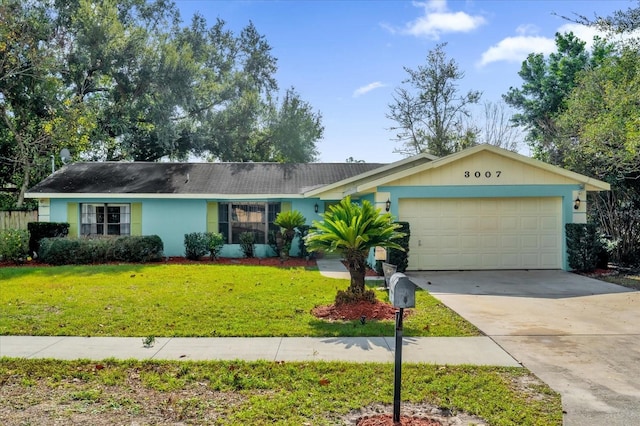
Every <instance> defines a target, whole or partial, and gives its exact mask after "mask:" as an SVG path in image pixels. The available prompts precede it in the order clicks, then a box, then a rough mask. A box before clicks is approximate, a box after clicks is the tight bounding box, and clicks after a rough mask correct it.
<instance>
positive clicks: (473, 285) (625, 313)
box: [407, 271, 640, 426]
mask: <svg viewBox="0 0 640 426" xmlns="http://www.w3.org/2000/svg"><path fill="white" fill-rule="evenodd" d="M407 274H408V275H409V277H410V278H411V279H412V280H413V281H414V282H415V283H416V284H417V285H419V286H420V287H422V288H424V289H425V290H427V291H429V292H430V293H431V294H432V295H433V296H435V297H436V298H437V299H439V300H440V301H442V302H443V303H444V304H445V305H447V306H448V307H450V308H451V309H453V310H454V311H456V312H457V313H458V314H460V315H461V316H462V317H464V318H465V319H467V320H468V321H470V322H471V323H473V324H474V325H476V326H477V327H478V328H479V329H480V330H481V331H482V332H483V333H485V334H486V335H488V336H490V337H491V338H492V339H493V340H494V341H495V342H496V343H498V344H499V345H500V346H502V348H503V349H505V350H506V351H507V352H508V353H509V354H510V355H511V356H512V357H514V358H515V359H516V360H518V361H519V362H520V363H522V364H523V365H524V366H525V367H526V368H528V369H529V370H531V371H532V372H533V373H534V374H536V375H537V376H538V377H540V378H541V379H542V380H544V381H545V382H546V383H547V384H549V385H550V386H551V387H552V388H553V389H555V390H556V391H558V392H559V393H560V394H561V395H562V404H563V410H564V411H565V415H564V424H565V425H568V426H578V425H580V426H583V425H614V426H617V425H620V426H622V425H624V426H627V425H640V292H637V291H633V290H630V289H627V288H625V287H621V286H617V285H614V284H608V283H605V282H602V281H599V280H595V279H591V278H586V277H583V276H580V275H577V274H572V273H568V272H564V271H465V272H462V271H461V272H441V271H438V272H408V273H407Z"/></svg>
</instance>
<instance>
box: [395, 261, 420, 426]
mask: <svg viewBox="0 0 640 426" xmlns="http://www.w3.org/2000/svg"><path fill="white" fill-rule="evenodd" d="M389 301H390V302H391V304H392V305H393V306H395V307H396V308H398V310H397V311H396V357H395V369H394V375H393V422H394V423H399V422H400V400H401V398H400V393H401V392H400V391H401V382H402V317H403V316H404V308H414V307H415V306H416V285H415V284H414V283H413V282H411V281H410V280H409V278H407V276H406V275H405V274H402V273H399V272H398V273H395V274H393V275H392V276H391V279H389Z"/></svg>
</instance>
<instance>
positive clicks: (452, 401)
mask: <svg viewBox="0 0 640 426" xmlns="http://www.w3.org/2000/svg"><path fill="white" fill-rule="evenodd" d="M402 377H403V384H402V387H403V389H402V399H403V402H402V405H401V407H402V410H403V413H405V412H406V413H408V414H410V413H412V412H415V413H416V414H419V415H429V414H432V413H431V412H430V407H439V408H443V409H449V410H451V411H452V412H453V414H454V415H455V414H457V413H458V412H459V411H463V412H467V413H470V414H473V415H475V416H479V417H481V418H483V419H484V420H486V423H485V422H481V423H482V424H490V425H494V426H501V425H505V426H506V425H521V426H524V425H540V426H554V425H558V426H559V425H561V424H562V408H561V404H560V396H559V395H558V394H557V393H556V392H553V391H552V390H551V389H550V388H549V387H548V386H547V385H545V384H544V383H542V382H541V381H540V380H539V379H538V378H536V377H535V376H533V375H532V374H531V373H529V372H528V371H527V370H526V369H523V368H495V367H494V368H489V367H469V366H436V365H426V364H406V365H404V366H403V376H402ZM0 384H1V386H0V399H1V400H2V401H3V403H2V404H0V423H1V424H3V425H26V424H91V425H94V426H106V425H114V424H165V425H168V424H175V425H178V424H180V425H187V424H190V425H295V426H299V425H314V426H322V425H346V424H349V425H353V424H355V423H354V418H356V419H357V418H358V417H360V416H362V415H363V414H369V415H372V414H376V412H375V411H374V409H377V410H380V408H379V407H380V403H383V404H385V406H384V408H383V412H386V413H389V414H391V413H392V404H393V365H391V364H354V363H327V362H311V363H298V362H295V363H274V362H267V361H264V362H251V363H248V362H238V361H224V362H190V361H174V362H158V361H114V360H105V361H102V362H95V361H93V362H91V361H82V360H79V361H59V360H31V359H20V360H16V359H7V358H4V359H0ZM356 410H357V411H356ZM360 410H363V411H360ZM405 410H406V411H405ZM354 413H355V414H354ZM478 423H480V422H474V423H473V424H478ZM456 424H459V423H456ZM464 424H468V423H466V422H465V423H464Z"/></svg>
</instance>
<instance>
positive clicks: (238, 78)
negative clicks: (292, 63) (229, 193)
mask: <svg viewBox="0 0 640 426" xmlns="http://www.w3.org/2000/svg"><path fill="white" fill-rule="evenodd" d="M0 36H1V41H0V114H2V117H0V119H1V120H2V123H1V125H2V127H1V128H0V156H1V157H2V158H1V161H2V163H1V164H2V169H0V172H1V173H2V180H3V181H8V182H13V183H16V184H17V185H19V186H20V187H21V188H23V190H22V191H21V193H23V192H24V190H25V189H27V188H28V187H29V186H30V185H31V184H33V183H35V182H37V181H38V180H39V179H41V178H42V177H43V175H45V174H46V172H47V171H48V170H50V167H49V165H48V164H49V158H50V156H51V155H56V154H57V153H58V152H59V150H60V148H61V147H62V146H65V147H67V148H69V149H70V150H71V151H72V153H73V155H74V157H75V158H76V159H77V158H83V159H89V160H137V161H156V160H159V159H161V158H170V159H173V160H185V159H186V158H188V157H189V156H191V155H200V156H204V157H207V158H210V159H212V160H222V161H281V162H305V161H313V160H315V158H316V157H317V150H316V146H315V144H316V142H317V141H318V140H319V139H320V138H321V137H322V133H323V127H322V124H321V115H320V114H319V113H317V112H315V111H313V109H312V107H311V106H310V105H309V104H308V103H307V102H305V101H303V100H302V99H301V97H300V95H299V94H298V93H297V92H296V91H295V90H294V89H289V90H287V91H286V93H285V94H284V97H283V100H282V101H281V102H279V101H278V96H277V90H278V84H277V82H276V79H275V72H276V70H277V60H276V58H275V57H274V56H273V55H272V52H271V46H270V45H269V43H268V42H267V40H266V39H265V38H264V36H262V35H261V34H260V33H259V32H258V30H257V29H256V27H255V26H254V25H253V24H252V23H248V25H247V26H246V27H245V28H244V29H242V31H240V33H239V34H234V33H233V32H232V31H230V30H229V29H227V27H226V24H225V22H224V21H223V20H220V19H219V20H217V21H216V22H215V23H214V24H213V25H211V26H209V25H208V23H207V22H206V21H205V19H204V18H203V17H202V16H200V15H195V16H193V17H192V19H191V21H190V22H189V24H187V25H184V24H183V22H182V20H181V17H180V15H179V13H178V11H177V9H176V8H175V5H174V4H173V3H172V2H170V1H166V0H103V1H96V0H34V1H29V2H23V1H20V0H5V1H3V2H2V4H0ZM56 156H57V155H56ZM58 161H59V160H58ZM20 202H21V201H19V203H20Z"/></svg>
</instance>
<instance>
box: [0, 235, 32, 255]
mask: <svg viewBox="0 0 640 426" xmlns="http://www.w3.org/2000/svg"><path fill="white" fill-rule="evenodd" d="M28 255H29V231H27V230H25V229H5V230H2V231H0V257H1V258H2V259H4V260H10V261H12V262H16V263H20V262H23V261H24V260H26V258H27V256H28Z"/></svg>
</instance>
